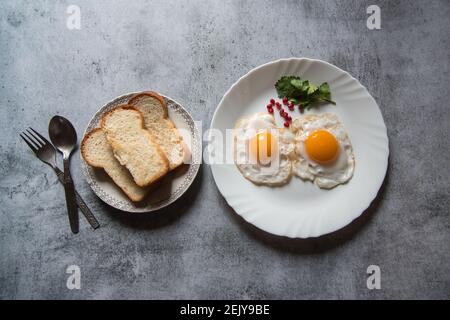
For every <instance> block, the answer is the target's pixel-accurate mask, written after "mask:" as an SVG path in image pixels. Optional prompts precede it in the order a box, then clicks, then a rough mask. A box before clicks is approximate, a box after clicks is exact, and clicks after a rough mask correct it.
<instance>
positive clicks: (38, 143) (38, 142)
mask: <svg viewBox="0 0 450 320" xmlns="http://www.w3.org/2000/svg"><path fill="white" fill-rule="evenodd" d="M26 131H27V133H28V134H29V135H31V136H32V137H33V138H34V140H35V142H36V144H37V145H38V146H39V148H41V147H43V146H44V145H45V143H44V142H43V141H41V140H40V139H39V138H38V137H36V135H35V134H34V133H33V132H31V131H30V130H28V129H27V130H26Z"/></svg>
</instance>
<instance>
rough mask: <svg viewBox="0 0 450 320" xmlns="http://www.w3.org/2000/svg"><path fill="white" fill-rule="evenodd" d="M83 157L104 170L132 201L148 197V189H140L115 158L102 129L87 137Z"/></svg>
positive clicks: (82, 145)
mask: <svg viewBox="0 0 450 320" xmlns="http://www.w3.org/2000/svg"><path fill="white" fill-rule="evenodd" d="M81 156H82V157H83V159H84V161H86V162H87V164H89V165H90V166H92V167H95V168H103V169H104V170H105V172H106V173H107V174H108V175H109V176H110V177H111V179H112V180H113V181H114V183H115V184H116V185H117V186H119V188H121V189H122V190H123V192H124V193H125V194H126V195H127V196H128V198H130V199H131V200H132V201H136V202H137V201H142V200H143V199H144V198H145V196H146V195H147V193H148V188H142V187H139V186H138V185H137V184H136V183H135V182H134V180H133V177H132V176H131V174H130V172H129V171H128V170H127V168H125V167H124V166H122V165H121V164H120V163H119V161H118V160H117V159H116V158H115V157H114V154H113V151H112V149H111V146H110V145H109V144H108V141H107V140H106V136H105V134H104V132H103V130H102V129H101V128H97V129H94V130H92V131H91V132H89V133H88V134H86V135H85V137H84V138H83V141H82V142H81Z"/></svg>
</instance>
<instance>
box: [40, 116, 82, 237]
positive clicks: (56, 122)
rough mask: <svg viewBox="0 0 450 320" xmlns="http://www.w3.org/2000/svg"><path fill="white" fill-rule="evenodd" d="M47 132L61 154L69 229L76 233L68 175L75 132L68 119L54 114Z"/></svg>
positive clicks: (77, 227)
mask: <svg viewBox="0 0 450 320" xmlns="http://www.w3.org/2000/svg"><path fill="white" fill-rule="evenodd" d="M48 134H49V136H50V140H52V143H53V145H54V146H55V147H56V148H57V149H58V150H59V152H61V153H62V154H63V163H64V191H65V193H66V205H67V212H68V215H69V223H70V229H71V230H72V232H73V233H78V230H79V221H78V207H77V203H76V198H75V187H74V185H73V181H72V177H71V175H70V154H71V153H72V151H73V149H75V146H76V145H77V133H76V131H75V128H74V127H73V125H72V124H71V123H70V121H69V120H67V119H66V118H64V117H61V116H54V117H53V118H52V119H51V120H50V123H49V125H48Z"/></svg>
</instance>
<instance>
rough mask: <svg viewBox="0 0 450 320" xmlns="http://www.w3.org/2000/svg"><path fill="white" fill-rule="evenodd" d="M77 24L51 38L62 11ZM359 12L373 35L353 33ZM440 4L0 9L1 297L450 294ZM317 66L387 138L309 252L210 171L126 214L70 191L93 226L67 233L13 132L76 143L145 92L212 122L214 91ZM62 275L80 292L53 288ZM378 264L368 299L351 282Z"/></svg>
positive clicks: (447, 118) (106, 4) (48, 179)
mask: <svg viewBox="0 0 450 320" xmlns="http://www.w3.org/2000/svg"><path fill="white" fill-rule="evenodd" d="M72 3H75V4H78V5H79V6H80V7H81V17H82V29H81V30H80V31H69V30H68V29H67V28H66V17H67V15H66V7H67V5H68V4H72ZM369 4H378V5H379V6H380V7H381V10H382V30H379V31H369V30H368V29H367V28H366V18H367V15H366V13H365V10H366V7H367V6H368V5H369ZM449 16H450V2H449V1H448V0H442V1H435V0H433V1H414V2H413V1H382V0H377V1H358V0H346V1H330V0H321V1H312V0H311V1H268V0H265V1H258V2H256V1H254V2H251V3H250V2H243V1H242V2H237V1H230V2H225V1H182V2H179V1H166V0H164V1H81V0H75V1H70V2H68V1H58V2H56V1H50V0H48V1H33V2H32V3H30V2H25V1H16V0H7V1H2V2H1V4H0V48H1V49H0V50H1V51H0V63H1V72H0V106H1V109H0V114H1V117H0V121H1V122H0V124H1V127H0V137H1V138H0V139H1V140H0V142H1V143H0V154H1V156H0V161H1V163H0V201H1V206H0V211H1V214H0V298H4V299H5V298H32V299H37V298H45V299H55V298H64V299H73V298H83V299H84V298H151V299H158V298H225V299H227V298H275V299H277V298H282V299H283V298H284V299H287V298H295V299H296V298H370V299H372V298H375V299H379V298H447V299H448V298H450V236H449V231H450V221H449V205H450V196H449V195H450V177H449V172H450V170H449V169H450V168H449V166H450V165H449V164H450V152H449V150H450V139H449V133H450V132H449V124H450V109H449V97H448V95H449V82H448V81H449V78H450V77H449V76H450V67H449V63H450V40H449V39H450V38H449V36H448V35H449V33H450V19H449ZM290 56H298V57H301V56H306V57H314V58H319V59H324V60H327V61H329V62H331V63H333V64H336V65H337V66H339V67H341V68H343V69H345V70H348V71H349V72H350V73H351V74H352V75H354V76H355V77H356V78H358V79H359V80H360V81H361V82H362V84H363V85H365V86H367V88H368V90H369V91H370V92H371V93H372V94H373V96H374V97H375V99H376V100H377V101H378V103H379V105H380V108H381V110H382V113H383V116H384V119H385V122H386V125H387V128H388V134H389V138H390V147H391V156H390V169H389V172H388V178H387V180H386V182H385V185H384V189H383V192H382V193H381V194H380V196H379V199H378V201H377V203H376V204H375V205H374V206H372V208H371V210H369V211H368V212H366V213H365V214H364V215H363V216H362V218H360V219H358V220H357V221H356V222H354V223H353V224H352V225H350V227H347V228H345V229H344V230H342V231H340V232H338V233H335V234H332V235H329V236H326V237H323V238H320V239H316V240H303V241H301V240H298V241H297V240H287V239H283V238H277V237H274V236H271V235H268V234H265V233H263V232H261V231H258V230H256V229H255V228H253V227H251V226H249V225H247V224H246V223H244V222H243V221H242V220H241V219H240V218H239V217H238V216H237V215H236V214H235V213H234V212H233V211H232V209H230V208H229V207H228V206H227V205H226V203H225V201H224V200H223V198H222V197H221V195H220V194H219V192H218V190H217V188H216V186H215V184H214V182H213V179H212V175H211V172H210V169H209V168H208V167H207V166H204V167H203V168H202V169H201V172H200V174H199V176H198V179H197V180H196V182H195V184H194V186H193V187H192V188H191V189H190V191H189V192H188V195H187V196H185V197H183V198H182V199H181V200H180V201H178V202H177V203H176V204H174V205H173V206H171V207H170V208H168V209H167V210H164V211H162V212H160V213H158V214H156V215H126V214H123V213H120V212H117V211H114V210H112V209H111V208H109V207H107V206H106V205H104V204H103V203H102V202H101V201H100V200H99V199H97V198H96V197H95V196H94V194H93V193H92V192H91V190H90V189H89V187H88V185H87V184H86V182H85V181H84V179H83V177H82V175H81V172H80V169H79V159H78V158H79V157H78V156H79V155H78V151H77V154H76V155H75V156H74V157H73V163H72V168H73V175H74V179H75V182H76V186H77V189H78V190H79V192H80V193H81V194H82V196H83V197H84V198H85V200H86V201H87V202H88V203H89V205H90V206H91V209H92V210H93V211H94V212H95V213H96V215H97V217H98V218H99V220H100V222H101V224H102V228H101V229H99V230H97V231H92V230H91V229H90V228H89V226H88V225H87V224H86V223H85V221H84V220H81V231H80V234H79V235H77V236H73V235H71V234H70V232H69V227H68V223H67V217H66V214H65V201H64V192H63V188H62V187H61V186H60V185H59V184H58V183H57V180H56V178H55V176H54V174H53V172H51V170H50V168H48V167H47V166H45V165H44V164H42V163H41V162H39V161H38V160H36V159H35V158H34V157H33V155H32V154H31V153H30V152H29V150H28V149H27V147H26V146H25V145H24V143H22V141H20V140H19V137H18V133H19V132H20V131H21V130H22V129H24V128H25V127H27V126H29V125H32V126H33V127H35V129H37V130H39V131H41V132H46V128H47V123H48V120H49V119H50V118H51V116H53V115H54V114H61V115H64V116H67V117H68V118H70V119H71V120H72V121H73V123H74V125H75V126H76V128H77V129H78V132H79V133H81V132H82V131H83V130H84V128H85V126H86V125H87V122H88V119H89V118H90V117H91V115H92V114H93V113H94V112H95V111H96V110H97V109H98V108H99V106H100V105H102V104H103V103H105V102H106V101H108V100H110V99H112V98H114V97H115V96H117V95H120V94H122V93H125V92H129V91H136V90H141V89H148V88H151V89H154V90H158V91H160V92H162V93H166V94H169V95H170V96H172V97H173V98H175V99H176V100H179V101H180V102H182V103H183V104H184V105H185V106H186V107H187V108H188V109H189V110H190V111H191V112H192V114H194V117H195V118H196V120H202V121H203V127H204V128H207V127H208V126H209V123H210V120H211V117H212V114H213V112H214V110H215V107H216V106H217V104H218V102H219V100H220V98H221V97H222V95H223V93H224V92H225V91H226V90H227V89H228V88H229V87H230V85H231V84H232V83H233V82H234V81H235V80H236V79H237V78H238V77H240V76H241V75H243V74H244V73H246V72H247V71H248V70H250V69H251V68H253V67H256V66H258V65H260V64H262V63H265V62H268V61H271V60H274V59H278V58H281V57H290ZM70 264H77V265H79V266H80V267H81V272H82V289H81V290H79V291H77V290H73V291H70V290H68V289H66V277H67V275H66V274H65V269H66V267H67V266H68V265H70ZM371 264H376V265H379V266H380V267H381V271H382V289H381V290H378V291H377V290H375V291H369V290H368V289H367V288H366V268H367V266H369V265H371Z"/></svg>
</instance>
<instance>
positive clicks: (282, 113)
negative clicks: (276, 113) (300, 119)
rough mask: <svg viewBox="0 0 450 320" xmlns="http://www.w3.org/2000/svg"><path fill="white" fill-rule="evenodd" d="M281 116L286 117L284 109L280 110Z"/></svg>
mask: <svg viewBox="0 0 450 320" xmlns="http://www.w3.org/2000/svg"><path fill="white" fill-rule="evenodd" d="M280 116H282V117H284V110H283V109H281V110H280Z"/></svg>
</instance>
